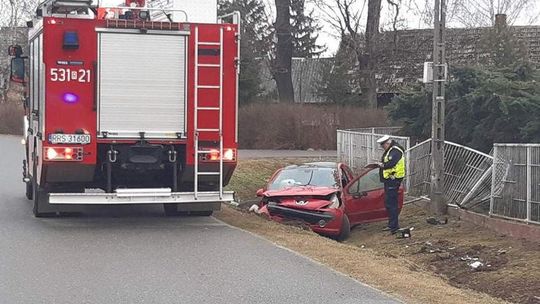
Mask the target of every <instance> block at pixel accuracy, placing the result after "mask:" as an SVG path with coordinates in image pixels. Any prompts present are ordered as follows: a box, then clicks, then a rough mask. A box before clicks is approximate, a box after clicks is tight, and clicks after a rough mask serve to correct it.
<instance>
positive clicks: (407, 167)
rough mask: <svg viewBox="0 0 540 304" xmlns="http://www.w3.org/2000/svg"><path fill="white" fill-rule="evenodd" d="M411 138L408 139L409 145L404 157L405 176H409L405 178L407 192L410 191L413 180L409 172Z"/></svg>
mask: <svg viewBox="0 0 540 304" xmlns="http://www.w3.org/2000/svg"><path fill="white" fill-rule="evenodd" d="M410 141H411V139H410V138H409V139H407V146H406V147H405V149H406V150H405V151H403V157H405V172H406V174H405V177H406V178H407V180H405V193H408V192H409V186H410V185H411V181H410V178H409V176H408V175H409V172H410V170H411V169H410V168H411V167H410V166H411V162H410V161H411V160H410V159H409V154H410V153H409V150H410V149H411V142H410Z"/></svg>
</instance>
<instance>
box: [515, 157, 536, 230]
mask: <svg viewBox="0 0 540 304" xmlns="http://www.w3.org/2000/svg"><path fill="white" fill-rule="evenodd" d="M517 149H519V148H516V150H517ZM531 153H532V147H530V146H528V147H527V179H526V183H527V223H529V222H530V221H531V205H532V183H533V181H532V170H531V169H532V168H531V164H532V156H531Z"/></svg>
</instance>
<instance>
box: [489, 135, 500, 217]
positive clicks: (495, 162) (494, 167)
mask: <svg viewBox="0 0 540 304" xmlns="http://www.w3.org/2000/svg"><path fill="white" fill-rule="evenodd" d="M498 150H499V147H498V146H497V144H495V145H494V146H493V165H491V168H492V169H491V196H490V198H489V216H493V207H494V206H495V186H496V185H495V183H496V182H497V165H498V164H499V161H498V158H497V154H498V153H497V152H498Z"/></svg>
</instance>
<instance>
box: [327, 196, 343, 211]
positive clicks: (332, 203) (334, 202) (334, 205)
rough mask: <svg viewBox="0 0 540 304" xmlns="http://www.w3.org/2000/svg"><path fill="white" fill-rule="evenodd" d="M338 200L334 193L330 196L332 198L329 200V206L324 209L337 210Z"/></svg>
mask: <svg viewBox="0 0 540 304" xmlns="http://www.w3.org/2000/svg"><path fill="white" fill-rule="evenodd" d="M339 205H340V203H339V198H338V196H337V194H336V193H334V194H332V197H331V198H330V205H328V206H327V207H326V208H339Z"/></svg>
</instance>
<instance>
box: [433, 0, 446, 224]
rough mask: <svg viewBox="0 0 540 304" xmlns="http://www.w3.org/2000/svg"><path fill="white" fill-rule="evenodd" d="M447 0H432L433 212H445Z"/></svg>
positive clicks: (438, 213)
mask: <svg viewBox="0 0 540 304" xmlns="http://www.w3.org/2000/svg"><path fill="white" fill-rule="evenodd" d="M445 1H446V0H435V26H434V33H433V34H434V37H433V38H434V39H433V108H432V129H431V138H432V141H431V157H432V161H431V209H432V212H433V213H434V214H436V215H443V214H446V212H447V210H446V209H447V208H446V207H447V205H446V202H445V200H444V196H443V185H444V180H443V179H444V112H445V82H446V58H445V57H446V56H445V26H446V3H445Z"/></svg>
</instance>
